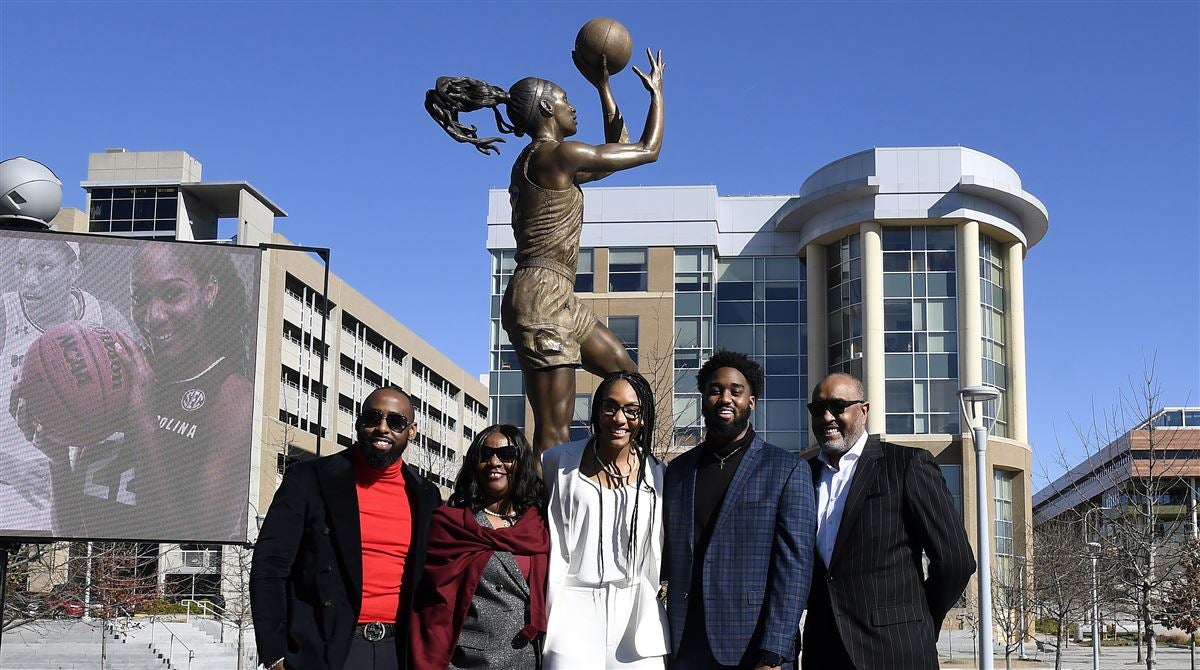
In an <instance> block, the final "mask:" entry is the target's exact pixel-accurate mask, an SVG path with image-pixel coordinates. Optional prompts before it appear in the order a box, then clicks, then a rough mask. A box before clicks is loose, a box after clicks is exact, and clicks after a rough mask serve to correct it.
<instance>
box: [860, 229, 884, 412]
mask: <svg viewBox="0 0 1200 670" xmlns="http://www.w3.org/2000/svg"><path fill="white" fill-rule="evenodd" d="M859 235H860V236H861V238H862V323H863V328H862V330H863V377H865V379H863V382H864V383H865V384H866V386H867V401H868V402H870V403H871V412H870V414H867V432H868V433H870V434H872V435H876V434H881V433H883V432H884V429H885V426H886V425H887V424H886V423H885V422H884V416H885V412H886V411H887V407H886V406H885V404H884V397H885V394H884V375H883V226H881V225H879V222H878V221H864V222H863V223H862V224H860V225H859Z"/></svg>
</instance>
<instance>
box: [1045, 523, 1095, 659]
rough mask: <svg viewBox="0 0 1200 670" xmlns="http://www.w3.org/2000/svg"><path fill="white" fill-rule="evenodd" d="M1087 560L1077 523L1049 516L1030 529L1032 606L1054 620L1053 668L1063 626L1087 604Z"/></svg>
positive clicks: (1058, 655)
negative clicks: (1049, 519) (1031, 534)
mask: <svg viewBox="0 0 1200 670" xmlns="http://www.w3.org/2000/svg"><path fill="white" fill-rule="evenodd" d="M1090 567H1091V564H1090V562H1089V558H1088V556H1087V554H1086V553H1085V551H1084V543H1083V539H1082V538H1081V537H1080V534H1079V527H1078V526H1077V525H1075V524H1071V523H1067V522H1064V521H1059V520H1052V521H1049V522H1046V523H1044V524H1042V525H1041V526H1039V527H1037V528H1034V531H1033V569H1032V570H1031V572H1032V576H1033V593H1032V596H1033V606H1034V609H1035V610H1036V611H1038V612H1040V613H1041V615H1042V616H1043V617H1044V618H1046V619H1049V620H1051V621H1053V622H1054V624H1055V638H1054V670H1061V668H1062V649H1063V645H1064V644H1066V642H1067V626H1068V625H1069V624H1070V623H1071V622H1073V621H1078V620H1080V619H1081V618H1082V617H1083V615H1084V614H1085V613H1086V612H1087V611H1088V610H1089V609H1090V608H1091V602H1092V591H1091V583H1092V575H1091V572H1090Z"/></svg>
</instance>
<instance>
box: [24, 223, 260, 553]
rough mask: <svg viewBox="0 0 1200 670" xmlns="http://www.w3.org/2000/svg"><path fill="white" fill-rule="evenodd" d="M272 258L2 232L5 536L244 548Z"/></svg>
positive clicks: (206, 246)
mask: <svg viewBox="0 0 1200 670" xmlns="http://www.w3.org/2000/svg"><path fill="white" fill-rule="evenodd" d="M261 271H262V250H261V249H259V248H256V247H243V246H236V245H233V244H221V243H199V242H178V241H150V240H144V239H137V238H128V237H117V236H104V235H76V234H69V233H58V232H53V231H26V230H0V357H2V360H0V366H3V369H2V370H0V402H3V405H2V406H0V538H5V539H12V540H20V541H38V542H46V541H55V540H113V541H142V542H189V543H204V544H234V543H238V544H240V543H245V542H246V541H247V537H248V535H247V530H248V529H247V526H248V520H249V518H250V506H249V505H250V475H251V458H252V452H253V449H254V448H255V447H256V445H257V444H258V441H259V440H258V436H257V435H256V434H255V431H254V424H255V421H254V406H255V403H254V398H255V381H256V380H255V364H256V356H257V348H258V341H259V337H260V327H261V324H260V323H259V290H260V278H261Z"/></svg>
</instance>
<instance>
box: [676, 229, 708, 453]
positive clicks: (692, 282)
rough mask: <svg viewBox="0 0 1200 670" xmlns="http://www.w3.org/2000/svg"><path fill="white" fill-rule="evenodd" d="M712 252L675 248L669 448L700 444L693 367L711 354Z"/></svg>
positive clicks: (696, 366) (705, 248)
mask: <svg viewBox="0 0 1200 670" xmlns="http://www.w3.org/2000/svg"><path fill="white" fill-rule="evenodd" d="M713 284H714V277H713V249H712V248H711V247H680V248H677V249H675V342H674V351H673V359H674V360H673V361H672V366H673V368H674V373H675V378H674V384H673V391H674V397H673V398H672V412H671V414H672V418H673V419H674V425H675V431H674V432H673V434H672V441H673V445H672V447H673V448H674V449H676V450H684V449H687V448H690V447H693V446H695V445H696V444H698V443H699V441H700V433H701V428H700V409H699V408H700V393H699V391H698V390H697V389H696V368H698V367H700V364H701V362H702V361H704V360H706V359H707V358H708V357H709V356H711V355H712V336H711V333H712V330H713V318H714V317H713V311H714V300H713V298H714V296H713Z"/></svg>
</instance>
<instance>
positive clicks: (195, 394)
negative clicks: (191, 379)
mask: <svg viewBox="0 0 1200 670" xmlns="http://www.w3.org/2000/svg"><path fill="white" fill-rule="evenodd" d="M179 406H180V407H182V408H183V409H184V411H185V412H194V411H196V410H198V409H200V408H201V407H204V391H203V390H201V389H192V390H190V391H187V392H186V393H184V394H183V399H182V400H180V402H179Z"/></svg>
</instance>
